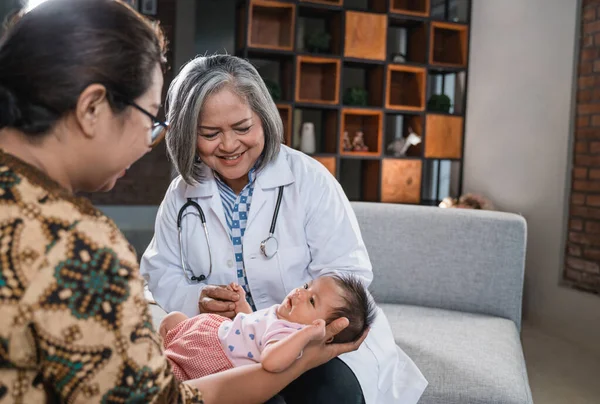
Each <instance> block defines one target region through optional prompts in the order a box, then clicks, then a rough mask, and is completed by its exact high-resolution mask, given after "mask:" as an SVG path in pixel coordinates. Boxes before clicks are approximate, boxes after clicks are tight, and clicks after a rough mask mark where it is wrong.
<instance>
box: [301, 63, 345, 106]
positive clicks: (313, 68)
mask: <svg viewBox="0 0 600 404" xmlns="http://www.w3.org/2000/svg"><path fill="white" fill-rule="evenodd" d="M296 61H297V62H296V102H306V103H312V104H337V103H339V96H340V94H339V93H340V66H341V61H340V59H336V58H325V57H314V56H297V58H296Z"/></svg>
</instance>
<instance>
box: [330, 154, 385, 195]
mask: <svg viewBox="0 0 600 404" xmlns="http://www.w3.org/2000/svg"><path fill="white" fill-rule="evenodd" d="M380 178H381V161H380V160H377V159H358V158H341V159H340V175H339V181H340V185H341V186H342V188H343V189H344V192H345V193H346V195H347V196H348V199H349V200H351V201H367V202H377V201H379V183H380Z"/></svg>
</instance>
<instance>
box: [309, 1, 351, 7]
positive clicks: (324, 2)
mask: <svg viewBox="0 0 600 404" xmlns="http://www.w3.org/2000/svg"><path fill="white" fill-rule="evenodd" d="M302 3H309V4H310V3H312V4H325V5H327V6H342V5H344V0H300V4H302Z"/></svg>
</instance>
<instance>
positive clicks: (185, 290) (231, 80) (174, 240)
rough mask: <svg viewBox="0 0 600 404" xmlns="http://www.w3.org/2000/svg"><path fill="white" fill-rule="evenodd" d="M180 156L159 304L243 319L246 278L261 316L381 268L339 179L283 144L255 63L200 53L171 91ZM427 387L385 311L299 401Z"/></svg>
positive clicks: (174, 141)
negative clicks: (239, 314) (345, 277)
mask: <svg viewBox="0 0 600 404" xmlns="http://www.w3.org/2000/svg"><path fill="white" fill-rule="evenodd" d="M168 104H169V105H168V118H169V121H170V122H171V130H170V132H169V133H168V134H167V148H168V152H169V155H170V157H171V159H172V161H173V163H174V165H175V167H176V169H177V171H178V172H179V174H180V175H179V176H178V177H177V178H176V179H175V180H173V182H172V183H171V185H170V187H169V189H168V190H167V192H166V195H165V198H164V200H163V202H162V204H161V206H160V208H159V211H158V215H157V218H156V225H155V234H154V238H153V240H152V242H151V243H150V245H149V246H148V248H147V250H146V252H145V253H144V255H143V258H142V261H141V271H142V274H143V275H144V277H145V278H146V280H147V281H148V287H149V289H150V291H151V292H152V294H153V296H154V299H155V300H156V301H157V303H158V304H159V305H160V306H161V307H163V308H164V309H165V310H166V311H168V312H170V311H173V310H178V311H182V312H184V313H185V314H187V315H188V316H193V315H196V314H198V313H202V312H213V313H218V314H222V315H224V316H229V317H231V316H233V314H234V313H233V307H234V302H235V301H236V300H237V298H238V296H237V295H235V294H234V293H233V292H230V291H228V290H227V289H225V288H224V287H223V286H221V285H227V284H229V283H231V282H237V283H239V284H240V285H242V287H244V288H245V289H246V292H247V298H248V301H249V303H250V304H251V305H252V306H254V307H255V308H256V309H261V308H264V307H267V306H270V305H273V304H275V303H278V302H280V301H281V300H282V299H283V298H284V297H285V296H286V294H287V293H288V292H289V291H291V290H292V289H293V288H295V287H298V286H299V285H302V284H303V283H305V282H308V281H310V280H311V279H314V278H316V277H319V276H321V275H324V274H326V273H331V272H346V273H352V274H355V275H358V276H360V277H361V279H362V280H363V281H364V282H365V284H369V283H370V282H371V280H372V277H373V273H372V270H371V264H370V261H369V257H368V254H367V251H366V248H365V245H364V243H363V240H362V238H361V234H360V230H359V228H358V224H357V221H356V218H355V215H354V212H353V211H352V208H351V206H350V204H349V202H348V199H347V197H346V196H345V194H344V192H343V191H342V189H341V187H340V185H339V183H338V182H337V181H336V180H335V178H334V177H333V176H332V175H331V174H330V173H329V172H328V171H327V170H326V169H325V168H324V167H323V166H322V165H321V164H320V163H319V162H317V161H316V160H314V159H312V158H311V157H309V156H306V155H304V154H302V153H300V152H298V151H295V150H292V149H290V148H288V147H286V146H283V145H281V139H282V133H283V127H282V123H281V119H280V116H279V113H278V111H277V108H276V106H275V104H274V103H273V101H272V99H271V97H270V95H269V93H268V91H267V88H266V86H265V85H264V83H263V81H262V79H261V78H260V76H259V74H258V72H257V71H256V70H255V68H254V67H253V66H252V65H251V64H250V63H248V62H246V61H244V60H242V59H239V58H236V57H234V56H226V55H216V56H211V57H198V58H196V59H194V60H192V61H191V62H189V63H188V64H187V65H186V66H185V67H184V68H183V69H182V71H181V72H180V74H179V75H178V77H177V78H176V79H175V80H174V81H173V83H172V84H171V87H170V89H169V94H168ZM426 385H427V382H426V381H425V379H424V378H423V376H422V375H421V373H420V372H419V371H418V369H417V368H416V366H415V365H414V363H413V362H412V361H411V360H410V359H409V358H408V357H407V356H406V355H405V354H404V353H403V352H402V351H401V350H400V349H399V348H397V347H396V345H395V343H394V338H393V336H392V333H391V330H390V327H389V325H388V323H387V319H386V318H385V315H384V314H383V312H382V311H381V310H379V312H378V316H377V320H376V322H375V324H374V325H373V327H372V328H371V331H370V333H369V335H368V337H367V339H366V340H365V342H364V343H363V344H362V345H361V347H360V348H359V349H358V350H357V351H355V352H353V353H350V354H344V355H342V356H340V358H336V359H334V360H332V361H330V362H328V363H327V364H325V365H323V366H321V367H320V368H316V369H313V370H312V371H309V372H307V373H305V374H304V375H303V376H301V377H300V378H299V379H297V380H296V381H295V382H293V383H292V384H290V386H288V387H287V388H286V389H284V390H283V391H282V392H281V395H283V396H284V398H285V400H286V402H287V403H288V404H289V403H294V402H298V403H307V402H310V403H332V402H344V403H361V402H366V403H367V404H373V403H386V404H391V403H403V404H411V403H416V402H417V401H418V399H419V397H420V396H421V394H422V392H423V390H424V388H425V386H426Z"/></svg>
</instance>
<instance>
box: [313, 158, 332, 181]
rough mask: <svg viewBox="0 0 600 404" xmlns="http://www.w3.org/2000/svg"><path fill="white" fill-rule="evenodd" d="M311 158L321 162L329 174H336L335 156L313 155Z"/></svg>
mask: <svg viewBox="0 0 600 404" xmlns="http://www.w3.org/2000/svg"><path fill="white" fill-rule="evenodd" d="M313 158H314V159H315V160H317V161H318V162H319V163H321V164H323V165H324V166H325V168H327V170H329V172H330V173H331V175H333V176H334V177H335V176H336V168H337V161H336V158H335V157H327V156H313Z"/></svg>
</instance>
